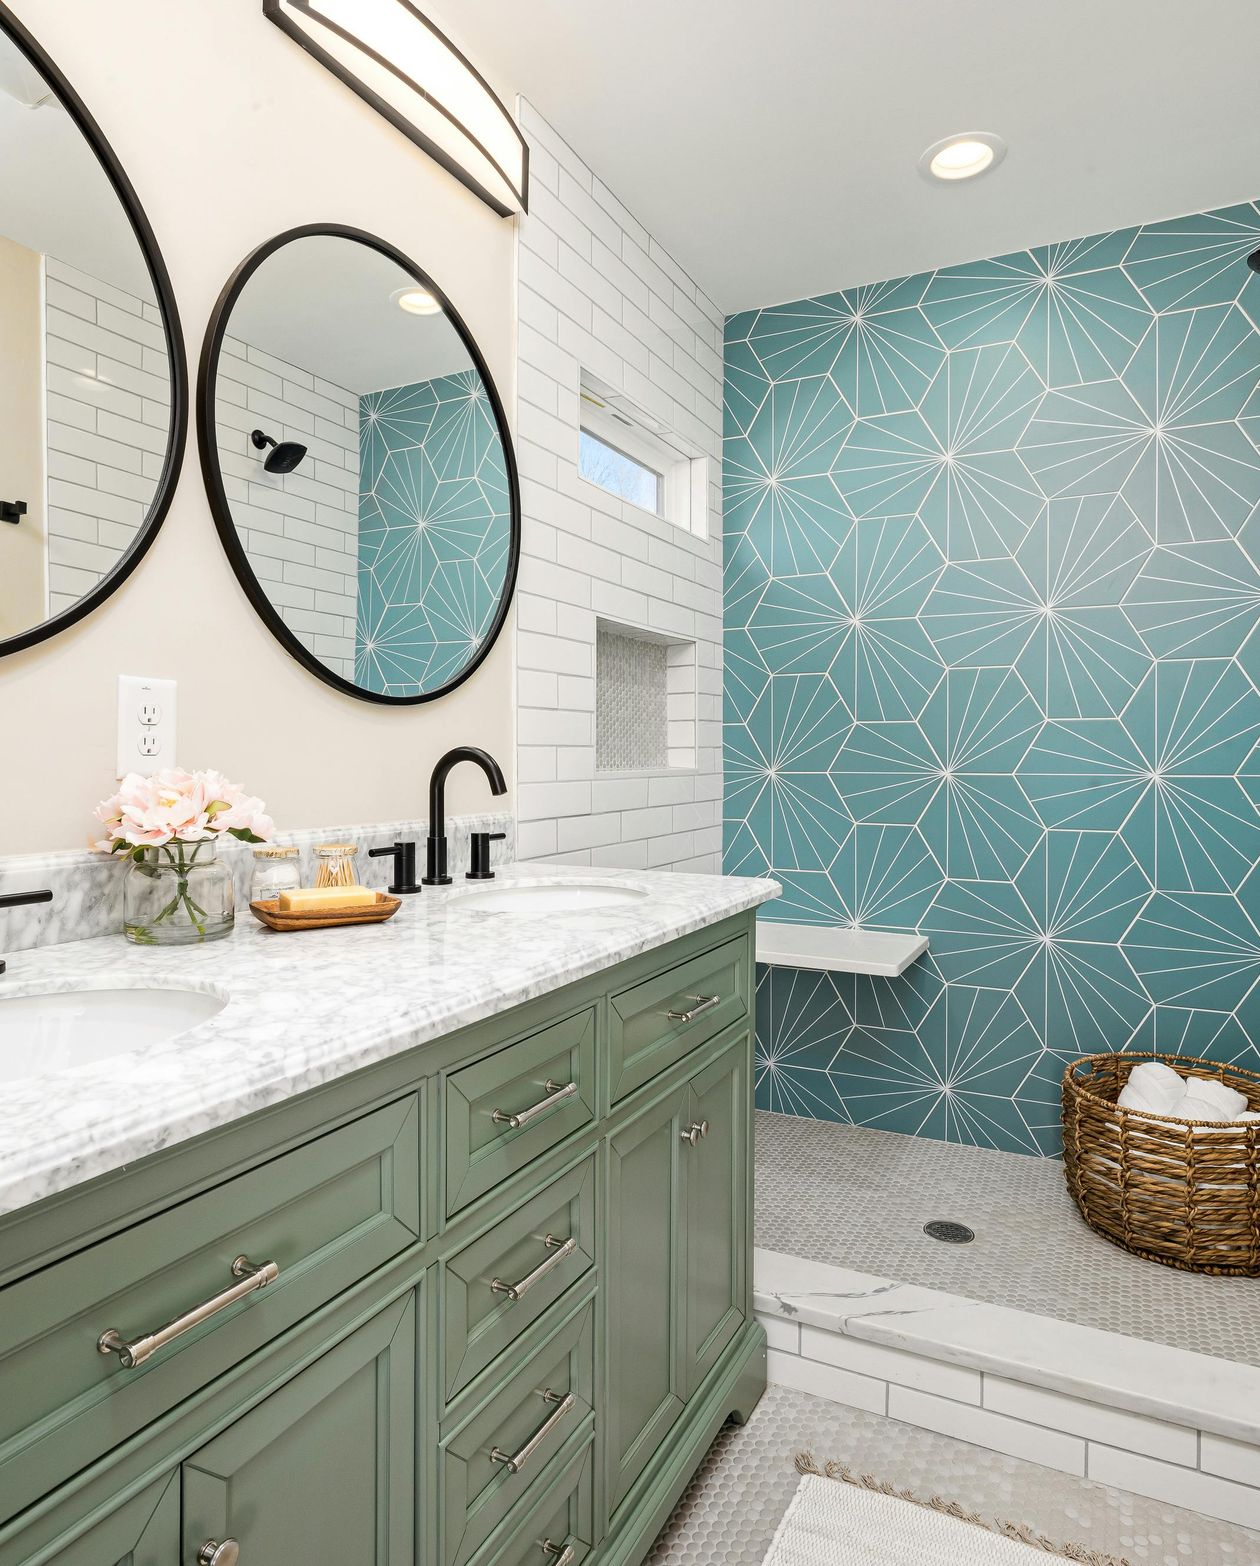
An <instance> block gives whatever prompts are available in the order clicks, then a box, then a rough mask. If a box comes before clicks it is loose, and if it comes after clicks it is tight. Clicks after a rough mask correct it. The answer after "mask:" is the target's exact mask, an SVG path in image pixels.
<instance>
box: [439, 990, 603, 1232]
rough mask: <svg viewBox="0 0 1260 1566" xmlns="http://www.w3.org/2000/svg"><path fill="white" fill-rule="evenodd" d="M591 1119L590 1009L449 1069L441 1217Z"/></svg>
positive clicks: (592, 1039) (592, 1015) (592, 1046)
mask: <svg viewBox="0 0 1260 1566" xmlns="http://www.w3.org/2000/svg"><path fill="white" fill-rule="evenodd" d="M594 1118H595V1009H594V1007H591V1008H590V1009H589V1010H587V1011H583V1012H579V1013H578V1015H577V1016H575V1017H567V1018H565V1020H564V1021H563V1022H557V1023H553V1024H552V1026H551V1027H548V1028H542V1029H541V1030H540V1031H539V1032H537V1033H531V1034H530V1035H529V1036H528V1038H523V1039H517V1041H516V1043H515V1044H509V1045H508V1046H507V1048H506V1049H500V1050H496V1051H495V1053H494V1054H493V1055H488V1056H487V1057H486V1058H485V1059H484V1060H479V1061H477V1062H475V1064H473V1065H471V1066H465V1067H463V1069H462V1070H460V1071H454V1072H452V1073H451V1075H450V1076H449V1077H448V1078H447V1079H446V1085H445V1093H444V1120H445V1126H446V1214H447V1217H448V1218H449V1217H451V1216H452V1215H453V1214H454V1213H457V1212H459V1210H460V1209H461V1208H462V1207H466V1206H467V1205H468V1203H469V1202H471V1201H474V1200H475V1199H476V1198H477V1197H478V1196H481V1195H483V1194H484V1193H485V1192H486V1191H489V1190H491V1189H492V1188H493V1187H494V1186H496V1185H498V1184H499V1182H500V1181H501V1180H506V1179H507V1178H508V1176H509V1175H514V1174H516V1173H517V1172H518V1171H519V1170H521V1169H524V1168H525V1166H526V1165H527V1164H529V1163H532V1162H533V1160H534V1159H535V1158H538V1157H540V1156H541V1155H542V1154H543V1153H545V1152H547V1151H548V1150H549V1149H550V1148H553V1147H555V1146H556V1145H557V1144H558V1143H560V1142H562V1141H563V1140H564V1139H565V1137H566V1136H568V1135H569V1134H570V1133H571V1132H573V1131H576V1130H578V1129H579V1128H580V1127H581V1126H584V1125H589V1124H590V1123H591V1121H592V1120H593V1119H594ZM513 1119H516V1120H517V1121H518V1124H516V1125H513V1124H512V1120H513Z"/></svg>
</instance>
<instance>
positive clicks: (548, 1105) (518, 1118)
mask: <svg viewBox="0 0 1260 1566" xmlns="http://www.w3.org/2000/svg"><path fill="white" fill-rule="evenodd" d="M544 1085H545V1087H546V1089H547V1096H546V1098H540V1099H539V1100H538V1102H537V1103H536V1104H531V1105H530V1106H529V1108H528V1109H522V1110H521V1112H520V1114H518V1115H510V1114H509V1113H508V1112H507V1110H506V1109H496V1110H495V1112H494V1114H492V1115H491V1116H490V1118H491V1120H493V1121H494V1123H495V1125H497V1126H511V1128H512V1130H513V1131H519V1130H520V1129H521V1127H522V1126H527V1125H528V1124H529V1123H530V1121H531V1120H537V1119H538V1117H539V1115H545V1114H546V1113H547V1111H548V1110H549V1109H554V1108H555V1107H556V1105H557V1104H563V1103H564V1101H565V1099H566V1098H572V1097H573V1095H574V1094H575V1093H576V1092H577V1090H578V1085H577V1083H576V1082H553V1081H552V1080H551V1079H550V1078H548V1079H547V1081H546V1083H545V1084H544Z"/></svg>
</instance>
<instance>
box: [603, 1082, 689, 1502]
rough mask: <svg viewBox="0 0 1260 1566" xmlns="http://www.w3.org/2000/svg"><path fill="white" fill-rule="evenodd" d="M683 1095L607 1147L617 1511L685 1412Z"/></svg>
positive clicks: (612, 1477) (610, 1432)
mask: <svg viewBox="0 0 1260 1566" xmlns="http://www.w3.org/2000/svg"><path fill="white" fill-rule="evenodd" d="M686 1105H687V1097H686V1093H685V1092H673V1093H670V1094H667V1095H666V1097H665V1098H663V1099H661V1100H659V1101H658V1102H657V1103H655V1104H653V1105H651V1106H649V1107H648V1108H647V1109H645V1110H644V1111H643V1113H642V1114H640V1115H638V1116H636V1118H635V1119H634V1120H632V1121H631V1122H630V1123H629V1124H628V1125H627V1126H625V1127H623V1129H622V1130H620V1131H619V1132H617V1134H616V1135H615V1136H613V1137H612V1138H611V1140H610V1142H609V1149H608V1152H609V1164H608V1214H609V1224H608V1356H607V1357H608V1401H607V1407H606V1431H607V1452H608V1459H607V1461H608V1494H609V1504H610V1507H611V1508H614V1509H615V1508H616V1506H617V1505H618V1504H619V1503H620V1501H621V1500H622V1499H623V1498H624V1497H625V1495H626V1493H627V1491H628V1490H629V1489H630V1486H631V1485H632V1484H633V1483H634V1481H635V1480H636V1479H637V1478H638V1476H639V1474H640V1473H642V1471H643V1469H644V1467H645V1465H646V1464H647V1461H648V1459H649V1458H650V1457H651V1456H652V1454H653V1453H654V1452H655V1451H656V1449H657V1447H658V1446H659V1445H660V1444H661V1442H662V1440H663V1439H664V1438H665V1435H666V1434H667V1432H668V1431H669V1429H670V1427H671V1426H672V1425H673V1423H674V1421H675V1420H676V1419H677V1417H678V1415H679V1414H680V1413H681V1412H682V1408H683V1400H684V1396H685V1393H684V1388H683V1377H682V1367H681V1364H680V1358H681V1356H680V1355H679V1352H678V1348H679V1334H680V1330H681V1317H680V1307H681V1304H682V1300H681V1293H680V1284H681V1227H682V1212H681V1206H680V1195H681V1193H680V1189H679V1176H680V1173H681V1171H680V1168H679V1150H680V1148H681V1146H682V1142H681V1134H682V1114H683V1111H684V1110H685V1108H686Z"/></svg>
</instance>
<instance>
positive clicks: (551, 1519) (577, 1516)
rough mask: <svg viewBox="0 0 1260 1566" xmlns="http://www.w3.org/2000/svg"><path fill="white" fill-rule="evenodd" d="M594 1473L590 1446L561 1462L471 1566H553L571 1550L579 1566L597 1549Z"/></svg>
mask: <svg viewBox="0 0 1260 1566" xmlns="http://www.w3.org/2000/svg"><path fill="white" fill-rule="evenodd" d="M592 1468H593V1464H592V1461H591V1447H590V1443H589V1441H588V1442H587V1443H586V1444H585V1445H583V1446H579V1447H577V1448H576V1449H575V1450H574V1451H573V1452H572V1453H571V1454H569V1455H566V1456H564V1457H563V1458H562V1459H561V1461H560V1463H559V1465H558V1466H557V1470H556V1474H555V1476H554V1478H551V1479H549V1480H548V1482H547V1484H546V1486H545V1487H543V1488H542V1489H541V1492H540V1494H539V1495H538V1496H537V1497H536V1498H532V1499H529V1500H527V1501H526V1502H525V1505H524V1507H523V1508H522V1509H521V1513H520V1516H519V1517H516V1518H513V1520H512V1521H511V1522H510V1523H508V1524H507V1525H506V1526H505V1527H504V1528H503V1529H502V1530H500V1533H498V1534H495V1535H494V1536H493V1537H492V1538H491V1539H490V1541H489V1542H488V1543H487V1545H486V1547H485V1549H484V1550H483V1551H482V1552H481V1554H480V1555H478V1556H477V1557H476V1560H475V1562H474V1566H556V1562H557V1561H558V1560H559V1558H560V1556H562V1555H563V1554H564V1552H565V1550H566V1549H568V1548H569V1547H570V1546H572V1548H573V1554H572V1555H571V1556H570V1557H569V1559H570V1562H571V1566H582V1562H583V1561H584V1560H585V1559H586V1557H587V1556H588V1555H589V1554H590V1553H591V1550H592V1549H593V1548H594V1546H595V1507H594V1498H593V1493H592V1486H591V1474H592Z"/></svg>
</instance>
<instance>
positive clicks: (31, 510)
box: [0, 4, 188, 656]
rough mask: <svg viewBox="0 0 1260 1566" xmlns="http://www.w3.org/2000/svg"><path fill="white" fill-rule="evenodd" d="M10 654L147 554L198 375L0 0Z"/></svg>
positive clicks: (88, 150) (112, 188)
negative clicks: (191, 372)
mask: <svg viewBox="0 0 1260 1566" xmlns="http://www.w3.org/2000/svg"><path fill="white" fill-rule="evenodd" d="M0 343H3V345H4V376H3V378H2V379H0V656H3V655H5V654H6V653H14V652H19V651H21V650H22V649H23V648H26V647H31V646H34V645H35V643H37V642H42V641H45V640H46V639H47V638H48V637H50V636H55V635H56V634H57V633H58V632H59V631H64V630H66V629H67V628H68V627H69V626H72V625H74V624H75V623H76V622H77V621H79V620H82V619H83V617H84V616H85V615H87V614H90V613H91V611H92V610H93V609H95V608H97V606H98V605H100V604H101V603H103V602H104V601H105V599H106V598H108V597H109V596H110V594H111V593H114V592H116V591H117V589H118V588H119V587H120V586H121V585H122V583H123V582H124V581H125V580H126V579H127V577H128V576H130V575H131V573H132V572H133V571H134V570H135V568H136V567H137V566H138V565H139V563H140V561H141V558H142V557H143V556H144V554H145V552H146V551H147V550H148V548H149V546H150V545H151V544H152V543H153V540H154V537H155V536H156V534H157V530H158V528H159V527H160V526H161V523H162V519H163V518H164V517H165V515H166V511H167V508H168V506H169V504H170V500H171V495H172V493H173V491H174V488H175V481H176V479H177V477H178V475H179V468H180V463H181V461H182V458H183V452H184V441H185V436H186V433H187V417H188V372H187V363H186V360H185V357H184V344H183V336H182V334H181V332H180V327H179V316H178V312H177V311H176V308H175V298H174V294H173V292H172V290H171V283H170V278H169V277H168V276H167V272H166V267H165V265H164V263H163V261H162V256H161V254H160V252H159V250H158V247H157V242H156V240H155V239H154V237H153V231H152V229H151V228H150V227H149V223H148V219H147V218H146V217H145V215H144V211H143V209H142V208H141V206H140V202H139V200H138V199H137V196H136V193H135V191H134V190H133V189H132V186H131V183H130V181H129V180H128V178H127V176H126V174H125V173H124V172H123V169H122V166H121V164H120V163H119V161H118V159H117V157H116V156H115V155H114V152H113V150H112V148H111V147H110V145H109V143H108V142H107V141H106V139H105V137H104V135H103V134H102V132H101V129H100V127H99V126H98V125H97V123H96V121H95V120H94V119H93V118H92V115H91V114H90V113H89V112H88V109H87V108H86V106H85V105H84V103H83V101H82V100H81V99H80V98H79V96H78V94H77V93H76V92H75V91H74V89H73V88H72V87H71V86H70V84H69V83H68V82H67V81H66V79H65V77H64V76H63V75H62V74H61V72H60V71H59V70H58V68H57V66H56V65H55V64H54V63H53V61H52V60H51V59H50V58H49V57H48V55H47V54H46V53H45V52H44V50H43V49H42V48H41V47H40V45H39V44H38V43H37V42H36V41H35V39H34V38H32V37H31V35H30V34H29V33H28V32H27V31H26V29H25V28H24V27H23V26H22V24H21V23H20V22H19V21H18V20H17V18H16V17H15V16H14V15H13V13H12V12H11V11H10V10H9V9H8V8H7V7H6V6H4V5H3V4H0Z"/></svg>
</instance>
